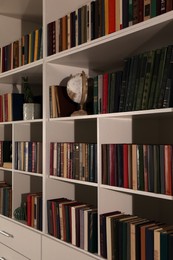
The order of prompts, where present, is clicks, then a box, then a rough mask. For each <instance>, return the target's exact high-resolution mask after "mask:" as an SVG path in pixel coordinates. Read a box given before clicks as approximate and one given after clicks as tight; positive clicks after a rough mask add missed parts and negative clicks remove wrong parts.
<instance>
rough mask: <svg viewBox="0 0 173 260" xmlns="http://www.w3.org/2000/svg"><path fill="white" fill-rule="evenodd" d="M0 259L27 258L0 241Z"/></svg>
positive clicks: (22, 259)
mask: <svg viewBox="0 0 173 260" xmlns="http://www.w3.org/2000/svg"><path fill="white" fill-rule="evenodd" d="M0 252H1V253H0V259H2V260H27V259H29V258H26V257H24V256H23V255H21V254H18V253H17V252H16V251H14V250H12V249H10V248H9V247H8V246H4V245H3V244H1V243H0Z"/></svg>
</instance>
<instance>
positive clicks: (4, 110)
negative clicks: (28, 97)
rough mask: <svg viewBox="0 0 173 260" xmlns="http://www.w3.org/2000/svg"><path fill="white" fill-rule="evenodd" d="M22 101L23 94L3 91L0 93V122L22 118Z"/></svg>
mask: <svg viewBox="0 0 173 260" xmlns="http://www.w3.org/2000/svg"><path fill="white" fill-rule="evenodd" d="M23 103H24V95H23V94H20V93H5V94H2V95H0V122H9V121H16V120H22V119H23Z"/></svg>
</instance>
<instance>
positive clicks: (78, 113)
mask: <svg viewBox="0 0 173 260" xmlns="http://www.w3.org/2000/svg"><path fill="white" fill-rule="evenodd" d="M81 77H82V95H81V101H80V109H79V110H77V111H74V112H73V113H72V114H71V116H85V115H87V112H86V111H85V110H84V109H83V106H84V104H85V101H86V97H87V92H88V82H87V77H86V74H85V72H84V71H82V74H81Z"/></svg>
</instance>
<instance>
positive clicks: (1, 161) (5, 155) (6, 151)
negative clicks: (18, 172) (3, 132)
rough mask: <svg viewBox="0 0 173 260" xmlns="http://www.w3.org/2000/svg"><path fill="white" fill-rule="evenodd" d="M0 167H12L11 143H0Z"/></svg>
mask: <svg viewBox="0 0 173 260" xmlns="http://www.w3.org/2000/svg"><path fill="white" fill-rule="evenodd" d="M0 167H4V168H11V167H12V141H7V140H6V141H2V140H1V141H0Z"/></svg>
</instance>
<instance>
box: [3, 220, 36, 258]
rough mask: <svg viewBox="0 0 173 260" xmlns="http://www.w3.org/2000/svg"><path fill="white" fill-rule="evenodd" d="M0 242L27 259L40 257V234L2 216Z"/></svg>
mask: <svg viewBox="0 0 173 260" xmlns="http://www.w3.org/2000/svg"><path fill="white" fill-rule="evenodd" d="M0 243H3V244H5V245H7V246H8V247H10V248H12V249H14V250H15V251H17V252H19V253H20V254H22V255H25V256H26V257H28V258H29V259H32V260H39V259H41V235H40V234H38V233H36V232H34V231H32V230H29V229H28V228H27V227H26V228H25V227H22V226H20V225H18V224H17V223H15V222H13V221H11V220H7V219H5V218H3V217H2V216H1V217H0Z"/></svg>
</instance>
